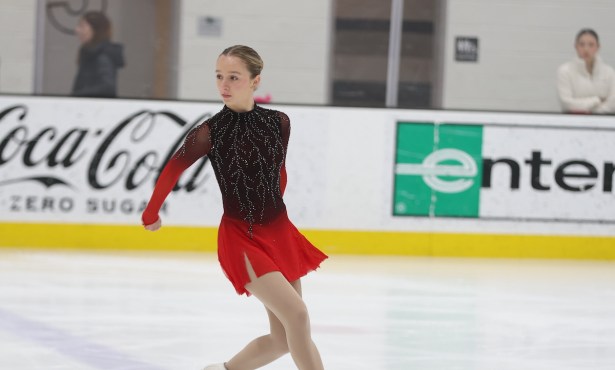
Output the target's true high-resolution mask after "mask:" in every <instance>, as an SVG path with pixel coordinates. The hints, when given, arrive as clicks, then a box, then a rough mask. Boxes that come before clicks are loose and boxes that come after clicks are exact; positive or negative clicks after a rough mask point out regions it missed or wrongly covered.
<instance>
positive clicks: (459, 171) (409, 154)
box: [393, 122, 483, 218]
mask: <svg viewBox="0 0 615 370" xmlns="http://www.w3.org/2000/svg"><path fill="white" fill-rule="evenodd" d="M482 140H483V127H482V126H481V125H450V124H449V125H447V124H434V123H424V122H398V124H397V142H396V156H395V181H394V186H395V189H394V200H393V201H394V207H393V208H394V209H393V214H394V215H396V216H426V217H474V218H475V217H479V209H480V188H481V178H482Z"/></svg>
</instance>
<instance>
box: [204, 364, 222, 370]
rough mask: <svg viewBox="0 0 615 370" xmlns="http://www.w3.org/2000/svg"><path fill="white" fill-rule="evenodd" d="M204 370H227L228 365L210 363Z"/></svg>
mask: <svg viewBox="0 0 615 370" xmlns="http://www.w3.org/2000/svg"><path fill="white" fill-rule="evenodd" d="M203 370H226V366H224V364H215V365H209V366H207V367H205V368H204V369H203Z"/></svg>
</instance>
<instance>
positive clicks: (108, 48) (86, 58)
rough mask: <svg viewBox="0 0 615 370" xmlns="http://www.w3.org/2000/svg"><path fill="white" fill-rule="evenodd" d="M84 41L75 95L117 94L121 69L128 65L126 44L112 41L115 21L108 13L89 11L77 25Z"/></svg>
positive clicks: (81, 48) (80, 53)
mask: <svg viewBox="0 0 615 370" xmlns="http://www.w3.org/2000/svg"><path fill="white" fill-rule="evenodd" d="M75 32H76V33H77V37H78V38H79V41H80V42H81V47H80V48H79V55H78V59H77V61H78V64H79V69H78V71H77V76H76V77H75V81H74V83H73V89H72V92H71V94H72V95H74V96H89V97H106V98H115V97H116V96H117V70H118V69H119V68H122V67H123V66H124V55H123V48H122V45H120V44H116V43H112V42H111V22H110V21H109V18H107V16H106V15H105V14H104V13H101V12H96V11H91V12H87V13H85V14H84V15H83V17H81V19H80V20H79V24H78V25H77V27H76V28H75Z"/></svg>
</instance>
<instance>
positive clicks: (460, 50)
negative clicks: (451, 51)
mask: <svg viewBox="0 0 615 370" xmlns="http://www.w3.org/2000/svg"><path fill="white" fill-rule="evenodd" d="M455 60H456V61H458V62H478V37H465V36H457V37H456V38H455Z"/></svg>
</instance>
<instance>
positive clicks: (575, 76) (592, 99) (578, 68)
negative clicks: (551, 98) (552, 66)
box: [557, 29, 615, 114]
mask: <svg viewBox="0 0 615 370" xmlns="http://www.w3.org/2000/svg"><path fill="white" fill-rule="evenodd" d="M575 48H576V50H577V55H578V58H575V59H574V60H572V61H570V62H568V63H565V64H563V65H562V66H560V67H559V69H558V72H557V88H558V92H559V99H560V102H561V104H562V109H563V110H564V112H567V113H586V114H591V113H595V114H612V113H615V71H614V70H613V68H611V67H610V66H608V65H607V64H605V63H604V62H603V61H602V59H601V58H600V57H599V56H598V50H599V49H600V40H599V38H598V34H597V33H596V31H594V30H592V29H582V30H581V31H579V33H578V34H577V37H576V42H575Z"/></svg>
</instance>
